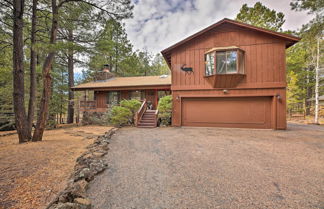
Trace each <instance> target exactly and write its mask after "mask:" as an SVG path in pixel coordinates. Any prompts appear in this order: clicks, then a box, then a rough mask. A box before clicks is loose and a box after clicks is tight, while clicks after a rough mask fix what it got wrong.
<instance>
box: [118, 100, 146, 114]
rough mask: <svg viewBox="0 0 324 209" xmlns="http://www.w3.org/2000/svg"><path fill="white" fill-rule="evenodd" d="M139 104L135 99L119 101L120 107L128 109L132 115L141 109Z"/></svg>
mask: <svg viewBox="0 0 324 209" xmlns="http://www.w3.org/2000/svg"><path fill="white" fill-rule="evenodd" d="M141 104H142V103H141V102H140V101H138V100H136V99H130V100H125V99H124V100H122V101H120V106H122V107H126V108H127V109H129V110H130V111H131V112H132V113H133V114H135V112H136V111H137V110H138V109H139V108H140V107H141Z"/></svg>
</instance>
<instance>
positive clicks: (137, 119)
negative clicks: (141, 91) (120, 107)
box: [134, 99, 147, 126]
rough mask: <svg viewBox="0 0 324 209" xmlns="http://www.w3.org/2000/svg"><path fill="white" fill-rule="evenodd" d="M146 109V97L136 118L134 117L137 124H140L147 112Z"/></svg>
mask: <svg viewBox="0 0 324 209" xmlns="http://www.w3.org/2000/svg"><path fill="white" fill-rule="evenodd" d="M146 109H147V102H146V99H144V100H143V103H142V105H141V107H140V108H139V109H138V111H137V112H136V113H135V118H134V121H135V126H138V122H139V121H140V120H141V119H142V117H143V114H144V113H145V111H146Z"/></svg>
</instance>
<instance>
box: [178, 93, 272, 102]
mask: <svg viewBox="0 0 324 209" xmlns="http://www.w3.org/2000/svg"><path fill="white" fill-rule="evenodd" d="M274 96H276V94H260V93H259V94H235V95H234V94H233V95H228V94H225V95H209V94H200V95H182V96H179V97H180V102H181V98H200V97H201V98H214V97H224V98H225V97H274Z"/></svg>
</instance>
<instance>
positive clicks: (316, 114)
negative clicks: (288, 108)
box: [314, 37, 320, 124]
mask: <svg viewBox="0 0 324 209" xmlns="http://www.w3.org/2000/svg"><path fill="white" fill-rule="evenodd" d="M319 41H320V37H318V38H317V54H316V69H315V121H314V122H315V124H319V119H318V114H319V56H320V51H319Z"/></svg>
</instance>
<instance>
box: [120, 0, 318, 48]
mask: <svg viewBox="0 0 324 209" xmlns="http://www.w3.org/2000/svg"><path fill="white" fill-rule="evenodd" d="M256 1H257V0H235V1H234V0H232V1H230V0H158V1H156V0H139V1H137V2H136V4H135V8H134V18H133V19H129V20H126V21H125V23H126V31H127V33H128V37H129V39H130V40H131V42H132V43H133V44H134V46H135V48H136V49H144V48H145V49H147V50H148V51H149V52H152V53H158V52H160V51H161V50H163V49H164V48H167V47H169V46H170V45H172V44H174V43H176V42H178V41H180V40H182V39H184V38H186V37H187V36H189V35H191V34H193V33H195V32H197V31H199V30H201V29H203V28H205V27H207V26H209V25H211V24H213V23H215V22H217V21H219V20H221V19H223V18H225V17H226V18H231V19H234V18H235V16H236V14H237V13H238V12H239V9H240V8H241V6H242V5H243V4H244V3H247V4H248V5H249V6H252V5H254V3H255V2H256ZM289 2H290V0H264V1H262V3H263V4H264V5H266V6H267V7H269V8H271V9H275V10H276V11H280V12H283V13H284V14H285V19H286V23H285V24H284V26H283V28H284V29H293V30H295V29H298V28H300V27H301V26H302V24H305V23H307V22H308V21H309V20H310V19H311V18H312V16H309V15H307V14H306V12H295V11H291V10H290V5H289Z"/></svg>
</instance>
